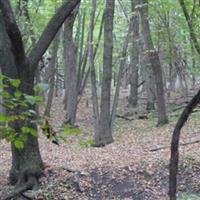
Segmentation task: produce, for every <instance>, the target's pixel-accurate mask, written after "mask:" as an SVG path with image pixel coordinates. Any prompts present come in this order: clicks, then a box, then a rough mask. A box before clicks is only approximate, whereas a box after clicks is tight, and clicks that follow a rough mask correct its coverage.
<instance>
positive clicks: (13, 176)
mask: <svg viewBox="0 0 200 200" xmlns="http://www.w3.org/2000/svg"><path fill="white" fill-rule="evenodd" d="M79 2H80V0H75V1H74V0H73V1H72V0H69V1H67V2H65V3H63V5H62V6H61V7H60V8H59V9H58V11H57V13H56V14H55V15H54V16H53V17H52V19H51V20H50V21H49V23H48V24H47V26H46V28H45V29H44V31H43V33H42V35H41V37H40V38H39V40H38V42H37V43H36V44H35V46H34V47H33V48H32V50H31V51H30V53H29V54H28V55H26V54H25V50H24V44H23V42H22V36H21V32H20V30H19V27H18V25H17V23H16V20H15V17H14V14H13V11H12V7H11V4H10V1H4V0H0V11H1V15H0V22H1V24H0V25H1V29H0V30H1V38H0V42H1V45H3V43H4V42H5V46H4V47H6V48H4V50H3V51H1V53H2V55H1V56H0V58H1V59H0V65H1V69H2V73H3V74H5V75H8V76H9V77H14V78H17V79H19V80H20V81H21V87H20V91H21V92H23V93H25V94H29V95H34V90H33V87H34V77H35V76H34V75H35V72H36V69H37V66H38V62H39V60H40V59H41V57H42V55H43V54H44V53H45V51H46V49H47V48H48V46H49V45H50V43H51V41H52V40H53V38H54V37H55V35H56V33H57V32H58V30H59V28H60V27H61V25H62V24H63V22H64V20H65V19H66V18H67V17H68V16H69V15H70V13H71V12H72V10H73V9H74V8H75V7H76V6H77V4H78V3H79ZM5 38H6V41H5ZM1 49H2V48H1ZM28 109H29V108H28ZM20 111H21V109H20V107H19V108H18V109H17V110H15V112H16V113H18V112H20ZM21 125H23V121H19V122H18V121H17V122H16V123H14V124H13V125H12V126H13V127H14V129H15V130H16V132H18V130H19V126H21ZM30 127H33V128H35V129H36V125H35V124H34V123H32V122H30ZM11 146H12V168H11V171H10V180H11V183H12V184H17V185H16V191H15V192H16V193H20V192H23V191H24V190H26V189H32V188H35V187H36V186H37V180H38V178H39V177H40V176H41V175H42V171H43V162H42V159H41V156H40V152H39V146H38V139H37V137H33V136H29V137H28V138H27V141H26V142H25V144H24V148H23V150H21V151H19V150H18V149H17V148H16V147H15V146H14V145H13V144H11ZM14 195H15V194H14ZM11 196H13V195H11ZM10 198H11V197H9V198H7V199H10Z"/></svg>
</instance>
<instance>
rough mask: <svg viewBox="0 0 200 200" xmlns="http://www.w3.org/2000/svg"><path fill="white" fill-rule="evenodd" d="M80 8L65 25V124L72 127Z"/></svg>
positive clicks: (74, 110) (75, 103) (75, 96)
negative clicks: (76, 22)
mask: <svg viewBox="0 0 200 200" xmlns="http://www.w3.org/2000/svg"><path fill="white" fill-rule="evenodd" d="M78 9H79V7H77V8H76V9H75V10H74V12H73V13H72V14H71V15H70V16H69V17H68V19H67V20H66V22H65V25H64V64H65V66H64V67H65V87H66V88H65V93H66V94H65V101H66V102H65V105H66V112H67V114H66V117H65V123H69V124H71V125H74V124H75V121H76V110H77V104H78V102H77V101H78V91H77V49H78V48H77V45H76V44H75V42H74V39H73V27H74V22H75V19H76V15H77V13H78Z"/></svg>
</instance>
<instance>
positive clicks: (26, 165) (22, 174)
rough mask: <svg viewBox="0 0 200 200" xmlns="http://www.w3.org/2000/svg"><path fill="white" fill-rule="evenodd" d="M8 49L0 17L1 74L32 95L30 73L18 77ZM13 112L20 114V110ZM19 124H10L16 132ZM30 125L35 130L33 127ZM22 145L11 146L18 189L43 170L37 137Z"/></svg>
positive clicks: (14, 179) (32, 78) (12, 179)
mask: <svg viewBox="0 0 200 200" xmlns="http://www.w3.org/2000/svg"><path fill="white" fill-rule="evenodd" d="M10 47H11V43H10V40H9V37H8V35H7V33H6V31H5V26H4V23H3V21H2V17H1V16H0V49H1V50H0V58H1V59H0V66H1V69H2V73H3V74H4V75H6V76H8V77H11V78H18V79H20V80H21V88H20V90H21V92H23V93H26V94H29V95H33V94H34V92H33V87H34V77H33V76H32V72H31V71H28V70H26V71H24V72H23V73H22V74H20V76H19V72H18V71H17V68H16V65H15V61H14V57H13V54H12V52H11V48H10ZM26 65H27V64H26ZM21 67H23V66H21ZM24 68H25V69H27V68H28V67H27V66H25V67H24ZM7 112H9V111H7ZM15 112H17V113H18V112H20V108H19V109H17V110H16V111H15ZM21 123H23V122H21ZM21 123H19V122H16V123H14V124H12V126H13V128H14V129H15V130H16V131H18V130H21V127H19V124H20V125H22V124H21ZM30 125H31V126H32V127H33V128H35V129H37V128H36V126H35V125H33V124H30ZM24 145H25V146H24V149H23V150H18V149H17V148H16V147H15V146H14V145H13V144H12V168H11V171H10V181H11V183H12V184H16V183H18V184H19V187H21V185H22V184H26V181H28V180H29V178H30V177H35V178H39V177H40V176H41V175H42V168H43V164H42V159H41V156H40V152H39V147H38V139H37V137H32V136H30V137H28V140H27V141H26V143H25V144H24ZM33 186H34V185H33Z"/></svg>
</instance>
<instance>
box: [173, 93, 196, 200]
mask: <svg viewBox="0 0 200 200" xmlns="http://www.w3.org/2000/svg"><path fill="white" fill-rule="evenodd" d="M199 103H200V90H199V91H198V93H197V94H196V95H195V96H194V97H193V98H192V100H191V101H190V102H189V103H188V105H187V106H186V107H185V109H184V111H183V112H182V114H181V116H180V117H179V119H178V122H177V123H176V126H175V129H174V132H173V135H172V141H171V157H170V166H169V170H170V176H169V197H170V200H176V188H177V179H176V176H177V172H178V161H179V151H178V148H179V139H180V134H181V129H182V127H183V126H184V124H185V122H186V121H187V120H188V117H189V116H190V114H191V113H192V111H193V109H194V108H195V107H196V106H197V105H198V104H199Z"/></svg>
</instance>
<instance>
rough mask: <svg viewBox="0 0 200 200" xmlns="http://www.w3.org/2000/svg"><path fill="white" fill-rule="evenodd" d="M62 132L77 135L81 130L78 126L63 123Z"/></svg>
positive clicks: (67, 134)
mask: <svg viewBox="0 0 200 200" xmlns="http://www.w3.org/2000/svg"><path fill="white" fill-rule="evenodd" d="M63 133H64V135H66V136H69V135H79V134H80V133H81V130H80V129H79V128H78V127H74V126H71V125H70V124H65V125H64V126H63Z"/></svg>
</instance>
